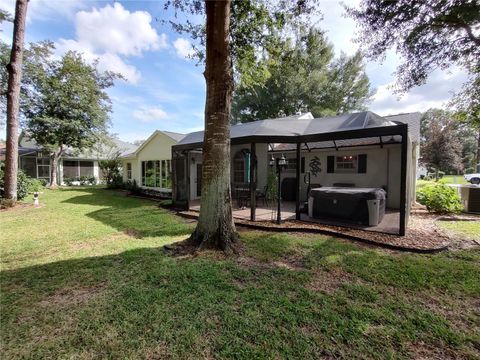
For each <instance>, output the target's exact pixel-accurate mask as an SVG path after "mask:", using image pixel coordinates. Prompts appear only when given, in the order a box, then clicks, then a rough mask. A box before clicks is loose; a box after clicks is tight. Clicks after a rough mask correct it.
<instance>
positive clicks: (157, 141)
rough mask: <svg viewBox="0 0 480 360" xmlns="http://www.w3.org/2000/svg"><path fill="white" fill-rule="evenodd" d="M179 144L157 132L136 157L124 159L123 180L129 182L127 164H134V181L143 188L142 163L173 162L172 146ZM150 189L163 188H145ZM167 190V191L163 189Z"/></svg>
mask: <svg viewBox="0 0 480 360" xmlns="http://www.w3.org/2000/svg"><path fill="white" fill-rule="evenodd" d="M176 143H177V142H176V141H175V140H174V139H172V138H171V137H170V136H167V135H165V134H164V133H162V132H160V131H157V132H155V133H154V134H152V136H151V137H150V138H149V139H147V140H146V141H145V142H144V143H143V144H142V146H141V147H140V148H139V149H138V150H137V152H136V154H135V156H134V157H131V158H124V159H123V160H122V168H123V169H122V176H123V180H124V181H127V180H128V179H127V163H131V164H132V179H131V181H133V180H135V181H136V183H137V185H138V186H140V187H143V186H142V161H149V160H160V161H161V160H171V159H172V146H173V145H175V144H176ZM145 188H148V189H157V190H160V189H161V188H151V187H145ZM161 190H166V189H161Z"/></svg>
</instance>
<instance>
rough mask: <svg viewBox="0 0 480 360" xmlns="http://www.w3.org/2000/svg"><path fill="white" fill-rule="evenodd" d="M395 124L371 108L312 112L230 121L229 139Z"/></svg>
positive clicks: (194, 140) (190, 140)
mask: <svg viewBox="0 0 480 360" xmlns="http://www.w3.org/2000/svg"><path fill="white" fill-rule="evenodd" d="M396 125H397V123H395V122H392V121H389V120H387V119H385V118H383V117H381V116H379V115H377V114H375V113H373V112H370V111H365V112H359V113H353V114H344V115H338V116H329V117H322V118H313V116H312V114H311V113H307V114H303V115H294V116H288V117H283V118H277V119H267V120H259V121H254V122H250V123H244V124H237V125H232V126H231V128H230V138H231V139H232V141H233V140H234V139H241V138H245V139H247V138H251V139H254V138H259V139H260V138H261V139H263V140H265V139H267V138H271V139H272V142H278V139H284V140H286V141H289V140H291V141H292V142H295V139H297V138H300V137H306V136H307V137H308V136H309V135H317V134H333V133H341V132H347V131H352V130H361V129H369V128H372V129H373V128H379V127H390V126H396ZM203 134H204V132H203V131H197V132H193V133H190V134H187V135H186V136H185V137H184V138H183V139H182V140H181V141H180V142H179V143H178V145H177V146H180V147H185V145H189V144H192V145H193V144H201V143H202V142H203ZM372 135H373V134H372Z"/></svg>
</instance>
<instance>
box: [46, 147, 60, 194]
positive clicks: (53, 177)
mask: <svg viewBox="0 0 480 360" xmlns="http://www.w3.org/2000/svg"><path fill="white" fill-rule="evenodd" d="M62 152H63V146H60V147H59V149H58V151H57V150H54V151H53V152H52V154H51V155H50V184H49V185H48V187H49V188H51V189H55V188H56V187H57V186H58V185H59V184H58V181H57V170H58V160H59V159H60V156H62Z"/></svg>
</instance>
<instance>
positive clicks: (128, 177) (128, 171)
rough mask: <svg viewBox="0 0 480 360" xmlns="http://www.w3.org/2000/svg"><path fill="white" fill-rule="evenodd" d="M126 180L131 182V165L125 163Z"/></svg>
mask: <svg viewBox="0 0 480 360" xmlns="http://www.w3.org/2000/svg"><path fill="white" fill-rule="evenodd" d="M127 180H132V163H127Z"/></svg>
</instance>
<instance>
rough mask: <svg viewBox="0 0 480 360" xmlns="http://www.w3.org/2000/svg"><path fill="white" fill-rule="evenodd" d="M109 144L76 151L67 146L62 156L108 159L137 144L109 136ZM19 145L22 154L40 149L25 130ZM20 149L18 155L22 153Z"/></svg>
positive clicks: (134, 147) (135, 147) (132, 148)
mask: <svg viewBox="0 0 480 360" xmlns="http://www.w3.org/2000/svg"><path fill="white" fill-rule="evenodd" d="M110 140H111V142H112V143H111V144H110V143H105V144H97V145H96V146H95V147H94V148H92V149H87V150H83V151H78V150H76V149H72V148H68V149H66V150H65V152H64V155H63V157H64V158H77V159H108V158H109V157H110V156H111V155H112V154H113V153H114V152H116V151H119V152H120V154H121V155H124V154H127V153H130V152H133V151H135V150H136V149H137V147H138V146H137V145H134V144H130V143H128V142H125V141H122V140H120V139H117V138H114V137H111V138H110ZM19 147H20V148H21V149H25V150H24V151H23V150H22V151H23V154H26V153H27V152H34V151H41V150H42V147H41V146H39V145H38V144H37V142H36V141H35V140H33V139H31V138H30V137H29V136H28V134H27V133H26V132H22V134H21V136H20V138H19ZM22 151H20V152H19V153H20V155H23V154H22Z"/></svg>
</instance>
